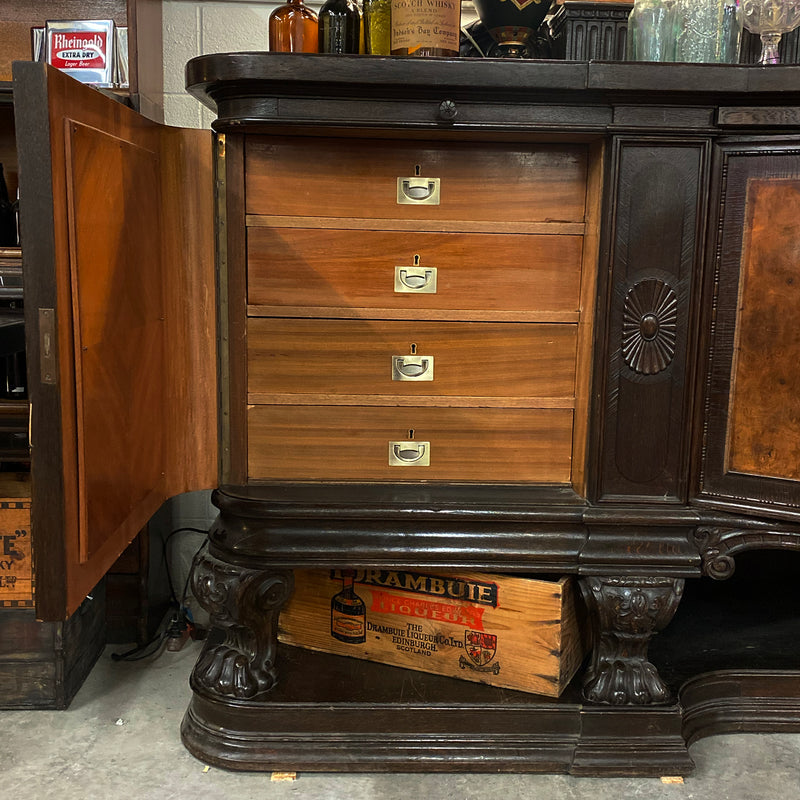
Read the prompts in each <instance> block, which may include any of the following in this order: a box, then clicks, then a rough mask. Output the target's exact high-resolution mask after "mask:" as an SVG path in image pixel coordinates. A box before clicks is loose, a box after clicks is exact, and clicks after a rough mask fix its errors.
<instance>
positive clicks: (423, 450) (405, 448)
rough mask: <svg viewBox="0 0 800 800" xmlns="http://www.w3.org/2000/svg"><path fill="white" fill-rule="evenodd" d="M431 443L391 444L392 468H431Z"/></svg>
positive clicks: (390, 464) (390, 462)
mask: <svg viewBox="0 0 800 800" xmlns="http://www.w3.org/2000/svg"><path fill="white" fill-rule="evenodd" d="M430 463H431V443H430V442H389V466H390V467H429V466H430Z"/></svg>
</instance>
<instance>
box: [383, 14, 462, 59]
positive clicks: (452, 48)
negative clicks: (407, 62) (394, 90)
mask: <svg viewBox="0 0 800 800" xmlns="http://www.w3.org/2000/svg"><path fill="white" fill-rule="evenodd" d="M460 37H461V0H437V1H436V2H434V3H425V4H422V3H420V2H419V0H392V39H391V46H392V55H393V56H418V57H426V56H446V57H450V58H455V57H457V56H458V48H459V41H460Z"/></svg>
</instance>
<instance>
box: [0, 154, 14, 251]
mask: <svg viewBox="0 0 800 800" xmlns="http://www.w3.org/2000/svg"><path fill="white" fill-rule="evenodd" d="M16 245H17V215H16V213H15V212H14V206H13V205H12V204H11V198H10V197H9V195H8V186H7V185H6V177H5V173H4V172H3V165H2V164H0V247H16Z"/></svg>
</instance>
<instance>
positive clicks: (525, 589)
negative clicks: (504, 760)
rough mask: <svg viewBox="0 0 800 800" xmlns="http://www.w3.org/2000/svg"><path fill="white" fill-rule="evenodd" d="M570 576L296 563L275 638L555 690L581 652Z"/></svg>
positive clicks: (513, 686) (567, 678) (490, 681)
mask: <svg viewBox="0 0 800 800" xmlns="http://www.w3.org/2000/svg"><path fill="white" fill-rule="evenodd" d="M575 593H576V587H575V585H574V583H573V581H572V579H570V578H563V579H562V580H559V581H549V580H532V579H528V578H519V577H508V576H500V575H486V574H479V573H467V572H460V573H458V574H455V573H453V574H442V573H436V574H434V573H428V572H412V571H399V570H363V569H359V570H352V571H347V570H345V571H341V570H332V571H323V570H297V571H296V572H295V591H294V595H293V597H292V599H291V600H290V602H289V604H288V605H287V607H286V608H285V609H284V610H283V611H282V612H281V615H280V621H279V638H280V640H281V641H282V642H285V643H286V644H291V645H297V646H300V647H304V648H307V649H310V650H318V651H323V652H327V653H336V654H338V655H345V656H352V657H354V658H362V659H366V660H369V661H378V662H381V663H384V664H392V665H395V666H401V667H406V668H408V669H416V670H421V671H423V672H432V673H436V674H438V675H448V676H451V677H455V678H462V679H464V680H470V681H477V682H480V683H487V684H491V685H492V686H502V687H505V688H508V689H519V690H522V691H526V692H533V693H536V694H541V695H547V696H550V697H557V696H558V695H559V694H560V693H561V692H562V690H563V689H564V687H565V686H566V685H567V684H568V683H569V681H570V679H571V678H572V676H573V675H574V674H575V672H576V671H577V669H578V667H579V666H580V663H581V661H582V660H583V655H584V652H585V643H584V641H583V639H582V635H581V626H580V624H579V619H578V617H579V615H578V611H577V607H576V606H577V604H576V594H575Z"/></svg>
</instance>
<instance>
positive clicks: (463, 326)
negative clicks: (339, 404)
mask: <svg viewBox="0 0 800 800" xmlns="http://www.w3.org/2000/svg"><path fill="white" fill-rule="evenodd" d="M576 331H577V326H575V325H529V324H503V323H499V324H494V323H486V322H471V323H470V322H463V323H459V322H444V323H436V322H394V321H385V320H383V321H373V320H307V319H250V321H249V324H248V331H247V351H248V376H249V395H250V402H265V400H264V399H260V398H258V399H257V398H254V397H253V395H254V394H257V393H270V392H272V393H301V394H307V393H318V394H331V395H352V394H356V395H399V396H402V397H409V396H419V395H436V396H439V397H454V396H460V395H463V396H467V397H473V398H474V397H481V396H487V397H494V398H502V397H514V398H536V397H542V398H558V401H557V402H560V403H561V404H566V405H570V406H571V405H572V397H573V394H574V391H575V341H576ZM414 354H416V357H419V358H424V357H428V358H432V362H429V363H431V364H432V366H431V367H430V370H429V371H428V374H432V375H433V380H425V381H418V380H414V381H409V380H393V379H392V359H393V356H409V357H414ZM334 402H335V401H334ZM365 402H370V401H369V400H365ZM383 402H388V403H389V404H391V400H390V399H384V400H383Z"/></svg>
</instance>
